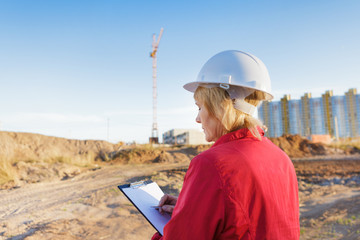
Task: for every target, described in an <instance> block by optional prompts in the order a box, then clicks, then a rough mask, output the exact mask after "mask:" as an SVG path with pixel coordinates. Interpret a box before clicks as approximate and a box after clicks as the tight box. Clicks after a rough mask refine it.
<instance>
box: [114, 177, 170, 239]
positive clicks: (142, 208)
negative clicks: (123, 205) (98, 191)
mask: <svg viewBox="0 0 360 240" xmlns="http://www.w3.org/2000/svg"><path fill="white" fill-rule="evenodd" d="M118 188H119V189H120V191H121V192H122V193H123V194H124V195H125V196H126V197H127V198H128V199H129V201H130V202H131V203H132V204H133V205H134V206H135V207H136V209H137V210H138V211H139V212H140V213H141V214H142V215H143V216H144V217H145V219H146V220H147V221H148V222H149V223H150V224H151V226H153V227H154V228H155V229H156V230H157V231H158V232H159V233H160V234H161V235H163V231H164V226H165V224H166V223H167V222H168V221H169V220H170V218H171V216H170V215H169V214H166V213H165V214H164V215H162V214H160V213H159V210H157V209H155V208H153V207H152V206H157V205H158V204H159V201H160V199H161V197H162V196H163V195H164V192H163V191H162V190H161V189H160V187H159V186H158V185H157V184H156V183H155V182H153V181H151V180H148V181H140V182H135V183H131V184H124V185H119V186H118Z"/></svg>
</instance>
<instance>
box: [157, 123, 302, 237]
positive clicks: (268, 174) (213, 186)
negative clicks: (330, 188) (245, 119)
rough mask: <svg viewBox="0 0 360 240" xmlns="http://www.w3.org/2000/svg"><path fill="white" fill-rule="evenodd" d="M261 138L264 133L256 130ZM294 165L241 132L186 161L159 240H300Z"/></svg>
mask: <svg viewBox="0 0 360 240" xmlns="http://www.w3.org/2000/svg"><path fill="white" fill-rule="evenodd" d="M261 134H262V135H263V134H264V133H263V131H262V130H261ZM299 237H300V225H299V199H298V185H297V179H296V174H295V170H294V166H293V164H292V162H291V160H290V159H289V157H288V156H287V155H286V154H285V153H284V152H283V151H282V150H281V149H279V148H278V147H277V146H275V145H274V144H273V143H272V142H270V140H268V139H267V138H266V137H262V141H259V140H258V139H257V138H255V137H254V136H253V135H252V134H251V133H250V131H249V130H247V129H240V130H238V131H235V132H231V133H229V134H226V135H224V136H222V137H221V138H219V139H218V140H217V141H216V142H215V144H214V145H213V146H212V147H211V148H210V149H209V150H207V151H205V152H202V153H201V154H199V155H198V156H196V157H195V158H194V159H193V160H192V161H191V163H190V166H189V169H188V171H187V173H186V176H185V179H184V184H183V188H182V190H181V192H180V195H179V198H178V200H177V203H176V206H175V208H174V212H173V214H172V217H171V220H170V221H169V222H168V224H166V226H165V228H164V236H163V237H161V238H160V237H156V235H154V237H153V239H159V238H160V239H162V240H175V239H179V240H180V239H181V240H189V239H196V240H203V239H204V240H205V239H276V240H279V239H299Z"/></svg>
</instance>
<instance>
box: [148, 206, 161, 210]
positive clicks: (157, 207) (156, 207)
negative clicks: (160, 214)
mask: <svg viewBox="0 0 360 240" xmlns="http://www.w3.org/2000/svg"><path fill="white" fill-rule="evenodd" d="M150 207H151V208H155V209H156V210H159V209H160V207H159V206H150Z"/></svg>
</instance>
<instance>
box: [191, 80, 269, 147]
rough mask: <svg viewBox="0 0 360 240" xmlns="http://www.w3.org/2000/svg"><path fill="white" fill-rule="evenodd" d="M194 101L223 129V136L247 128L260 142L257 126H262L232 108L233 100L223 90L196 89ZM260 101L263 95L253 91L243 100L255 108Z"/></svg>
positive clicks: (252, 118) (256, 120) (250, 117)
mask: <svg viewBox="0 0 360 240" xmlns="http://www.w3.org/2000/svg"><path fill="white" fill-rule="evenodd" d="M194 99H195V100H196V101H199V102H201V103H202V104H204V106H205V107H206V109H207V110H208V112H209V114H210V115H211V116H212V117H214V118H216V119H217V120H219V121H220V122H221V124H222V126H223V128H224V132H223V134H226V133H229V132H233V131H235V130H238V129H241V128H247V129H249V130H250V132H251V133H252V135H254V136H255V137H256V138H258V139H259V140H261V136H260V133H259V131H258V130H257V128H256V127H257V126H260V127H263V124H262V123H261V122H260V121H259V120H258V119H256V118H254V117H252V116H251V115H249V114H246V113H244V112H242V111H240V110H238V109H236V108H234V104H233V100H232V99H230V96H229V94H228V93H227V92H226V90H225V89H222V88H219V87H214V88H206V87H201V86H200V87H198V88H197V89H196V91H195V93H194ZM261 99H264V93H262V92H260V91H255V92H254V93H252V94H250V95H249V96H247V97H246V98H245V101H246V102H248V103H250V104H252V105H254V106H257V105H259V104H260V102H261Z"/></svg>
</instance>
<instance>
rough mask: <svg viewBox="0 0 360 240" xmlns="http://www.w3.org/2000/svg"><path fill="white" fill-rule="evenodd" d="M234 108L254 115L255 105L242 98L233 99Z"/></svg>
mask: <svg viewBox="0 0 360 240" xmlns="http://www.w3.org/2000/svg"><path fill="white" fill-rule="evenodd" d="M234 108H236V109H237V110H240V111H242V112H244V113H247V114H249V115H252V116H253V115H254V113H255V111H256V107H255V106H254V105H252V104H250V103H248V102H246V101H245V100H244V99H235V101H234Z"/></svg>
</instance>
